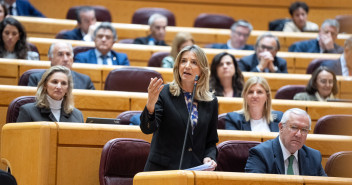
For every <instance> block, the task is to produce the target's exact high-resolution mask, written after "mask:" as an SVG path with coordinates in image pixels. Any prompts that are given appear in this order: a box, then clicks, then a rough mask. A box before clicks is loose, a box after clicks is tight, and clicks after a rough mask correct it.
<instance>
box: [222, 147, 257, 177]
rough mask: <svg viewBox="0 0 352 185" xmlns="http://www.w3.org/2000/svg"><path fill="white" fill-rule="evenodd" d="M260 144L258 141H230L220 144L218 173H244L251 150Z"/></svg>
mask: <svg viewBox="0 0 352 185" xmlns="http://www.w3.org/2000/svg"><path fill="white" fill-rule="evenodd" d="M258 144H260V142H256V141H237V140H230V141H225V142H222V143H220V144H219V145H218V146H217V149H218V156H217V164H218V166H217V168H216V170H217V171H227V172H244V167H245V166H246V163H247V159H248V156H249V149H251V148H252V147H254V146H257V145H258Z"/></svg>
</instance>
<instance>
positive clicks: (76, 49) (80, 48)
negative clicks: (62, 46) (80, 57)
mask: <svg viewBox="0 0 352 185" xmlns="http://www.w3.org/2000/svg"><path fill="white" fill-rule="evenodd" d="M94 48H95V47H91V46H76V47H73V54H74V56H76V55H77V54H78V53H81V52H85V51H88V50H90V49H94Z"/></svg>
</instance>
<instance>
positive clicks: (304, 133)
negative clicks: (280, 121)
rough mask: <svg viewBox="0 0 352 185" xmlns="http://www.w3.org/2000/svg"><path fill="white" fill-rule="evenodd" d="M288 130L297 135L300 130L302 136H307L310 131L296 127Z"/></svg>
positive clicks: (290, 127)
mask: <svg viewBox="0 0 352 185" xmlns="http://www.w3.org/2000/svg"><path fill="white" fill-rule="evenodd" d="M288 128H289V129H290V130H291V131H292V132H295V133H297V132H298V130H300V131H301V134H302V135H307V134H308V133H309V131H310V129H306V128H298V127H296V126H288Z"/></svg>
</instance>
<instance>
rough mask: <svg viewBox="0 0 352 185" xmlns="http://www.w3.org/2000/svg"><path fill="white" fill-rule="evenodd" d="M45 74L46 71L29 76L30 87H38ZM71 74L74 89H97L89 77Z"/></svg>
mask: <svg viewBox="0 0 352 185" xmlns="http://www.w3.org/2000/svg"><path fill="white" fill-rule="evenodd" d="M44 72H45V71H43V72H39V73H33V74H31V75H30V76H29V81H28V86H34V87H36V86H37V85H38V83H39V81H40V80H41V79H42V76H43V74H44ZM71 73H72V79H73V88H74V89H92V90H94V89H95V87H94V85H93V83H92V80H91V79H90V77H89V76H88V75H85V74H81V73H77V72H75V71H71Z"/></svg>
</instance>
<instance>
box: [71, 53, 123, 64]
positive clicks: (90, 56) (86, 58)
mask: <svg viewBox="0 0 352 185" xmlns="http://www.w3.org/2000/svg"><path fill="white" fill-rule="evenodd" d="M74 60H75V62H77V63H87V64H98V61H97V56H96V55H95V49H90V50H88V51H85V52H82V53H78V54H77V55H76V56H75V59H74ZM111 60H112V64H113V65H125V66H129V65H130V61H129V60H128V57H127V55H126V54H125V53H118V52H116V51H113V50H111Z"/></svg>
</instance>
